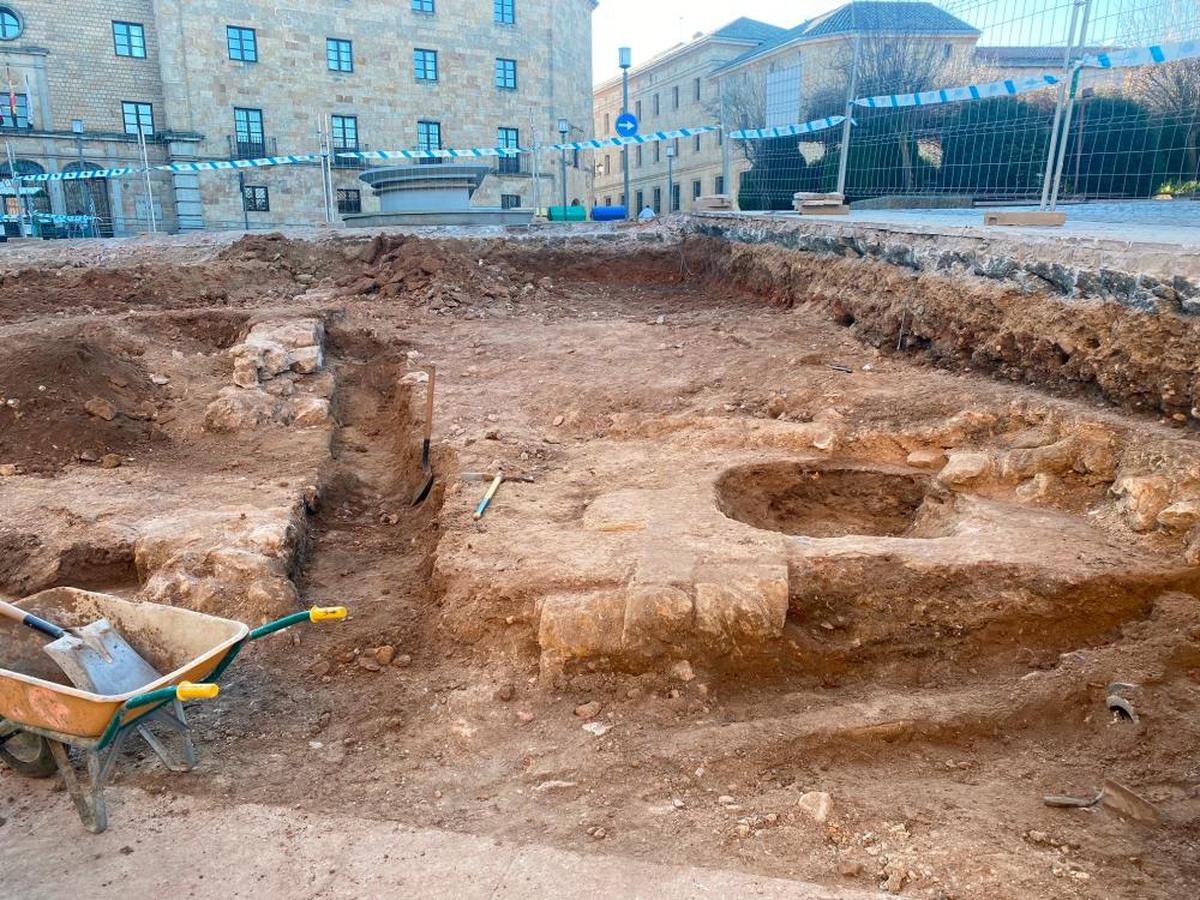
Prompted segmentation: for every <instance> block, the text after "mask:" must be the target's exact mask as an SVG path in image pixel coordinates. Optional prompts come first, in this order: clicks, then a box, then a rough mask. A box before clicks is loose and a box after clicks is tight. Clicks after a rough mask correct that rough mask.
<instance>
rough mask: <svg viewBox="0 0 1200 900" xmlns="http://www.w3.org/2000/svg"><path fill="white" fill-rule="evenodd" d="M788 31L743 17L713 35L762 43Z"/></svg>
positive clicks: (732, 39)
mask: <svg viewBox="0 0 1200 900" xmlns="http://www.w3.org/2000/svg"><path fill="white" fill-rule="evenodd" d="M786 30H787V29H785V28H780V27H779V26H778V25H771V24H768V23H767V22H760V21H758V20H757V19H748V18H746V17H745V16H742V17H741V18H740V19H734V20H733V21H732V22H730V23H729V24H728V25H725V26H723V27H721V28H718V29H717V30H716V31H714V32H713V33H712V34H713V37H720V38H727V39H728V40H731V41H757V42H759V43H761V42H763V41H769V40H771V39H772V38H776V37H779V35H781V34H784V33H785V32H786Z"/></svg>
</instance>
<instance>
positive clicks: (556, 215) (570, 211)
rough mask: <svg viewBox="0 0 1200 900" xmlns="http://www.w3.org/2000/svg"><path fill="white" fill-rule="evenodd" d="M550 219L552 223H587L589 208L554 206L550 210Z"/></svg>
mask: <svg viewBox="0 0 1200 900" xmlns="http://www.w3.org/2000/svg"><path fill="white" fill-rule="evenodd" d="M549 219H550V221H551V222H586V221H587V207H586V206H568V207H565V208H564V207H562V206H552V207H550V209H549Z"/></svg>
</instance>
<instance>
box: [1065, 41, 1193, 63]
mask: <svg viewBox="0 0 1200 900" xmlns="http://www.w3.org/2000/svg"><path fill="white" fill-rule="evenodd" d="M1197 56H1200V41H1180V42H1179V43H1177V44H1154V45H1152V46H1150V47H1138V48H1135V49H1133V50H1118V51H1116V52H1114V53H1097V54H1096V55H1095V56H1087V57H1084V60H1083V65H1085V66H1089V67H1091V68H1094V69H1125V68H1129V67H1130V66H1156V65H1161V64H1162V63H1168V62H1175V61H1176V60H1179V59H1194V58H1195V57H1197Z"/></svg>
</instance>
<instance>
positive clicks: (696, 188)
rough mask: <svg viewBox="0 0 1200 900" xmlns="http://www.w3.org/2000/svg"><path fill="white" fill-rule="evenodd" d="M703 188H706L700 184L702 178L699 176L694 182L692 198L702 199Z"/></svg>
mask: <svg viewBox="0 0 1200 900" xmlns="http://www.w3.org/2000/svg"><path fill="white" fill-rule="evenodd" d="M703 190H704V188H703V187H702V186H701V184H700V179H699V178H697V179H696V180H695V181H693V182H692V199H693V200H698V199H700V194H701V192H702V191H703Z"/></svg>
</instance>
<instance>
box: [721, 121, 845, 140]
mask: <svg viewBox="0 0 1200 900" xmlns="http://www.w3.org/2000/svg"><path fill="white" fill-rule="evenodd" d="M845 121H846V117H845V116H829V117H828V118H825V119H814V120H813V121H811V122H804V123H803V124H800V125H780V126H777V127H775V128H743V129H742V130H741V131H732V132H730V133H729V136H730V137H731V138H733V139H734V140H735V141H747V140H756V139H758V138H777V137H791V136H793V135H797V134H812V133H813V132H814V131H825V130H826V129H827V128H836V127H837V126H838V125H841V124H842V123H843V122H845Z"/></svg>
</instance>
